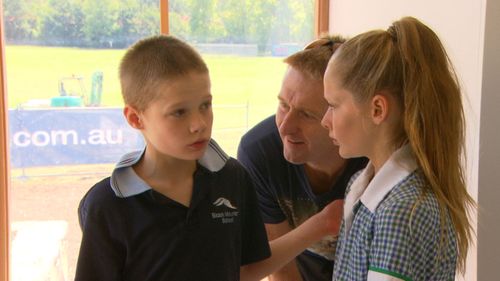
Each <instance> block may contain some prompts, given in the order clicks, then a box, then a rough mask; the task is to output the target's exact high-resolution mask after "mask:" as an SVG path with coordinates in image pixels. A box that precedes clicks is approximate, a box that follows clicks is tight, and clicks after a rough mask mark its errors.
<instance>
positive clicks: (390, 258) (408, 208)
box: [333, 145, 457, 281]
mask: <svg viewBox="0 0 500 281" xmlns="http://www.w3.org/2000/svg"><path fill="white" fill-rule="evenodd" d="M373 173H374V170H373V165H371V163H369V164H368V166H367V168H365V170H363V171H361V172H360V173H358V176H357V177H356V175H355V176H353V179H354V180H352V184H351V185H350V186H349V187H348V193H347V196H346V201H345V206H344V220H343V223H342V226H341V229H340V238H339V242H338V244H337V255H336V258H335V269H334V276H333V280H334V281H364V280H369V281H382V280H384V281H387V280H392V281H394V280H405V281H408V280H412V281H424V280H430V281H441V280H443V281H449V280H454V278H455V269H456V263H457V247H456V233H455V230H454V227H453V224H452V222H451V220H450V218H449V215H448V214H446V218H447V219H446V222H445V225H446V230H445V232H444V236H445V237H446V239H445V240H444V241H445V243H441V241H443V240H442V239H440V237H442V236H441V228H440V210H439V206H438V202H437V200H436V198H435V196H434V194H432V193H427V194H425V195H423V193H422V191H423V186H424V185H425V184H426V181H425V178H424V177H423V174H422V173H421V172H420V170H418V169H417V165H416V163H415V160H414V158H413V154H412V152H411V149H410V147H409V146H408V145H406V146H404V147H402V148H400V149H399V150H397V151H396V152H395V153H394V154H393V155H392V156H391V157H390V159H389V160H388V161H387V162H386V163H385V164H384V165H383V166H382V168H381V169H380V170H379V171H378V172H377V174H376V175H375V176H374V177H373ZM372 177H373V178H372ZM370 179H371V180H370Z"/></svg>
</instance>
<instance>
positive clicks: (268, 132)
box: [241, 115, 279, 145]
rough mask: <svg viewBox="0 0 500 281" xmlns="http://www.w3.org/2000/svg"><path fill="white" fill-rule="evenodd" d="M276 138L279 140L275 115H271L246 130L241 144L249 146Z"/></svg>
mask: <svg viewBox="0 0 500 281" xmlns="http://www.w3.org/2000/svg"><path fill="white" fill-rule="evenodd" d="M276 138H278V139H279V133H278V127H276V121H275V115H272V116H269V117H268V118H266V119H264V120H262V121H261V122H260V123H258V124H257V125H255V126H254V127H253V128H251V129H250V130H248V132H246V133H245V134H244V135H243V137H242V138H241V144H243V145H251V144H253V143H260V142H261V141H263V140H275V139H276Z"/></svg>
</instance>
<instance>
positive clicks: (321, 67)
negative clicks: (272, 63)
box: [284, 35, 346, 80]
mask: <svg viewBox="0 0 500 281" xmlns="http://www.w3.org/2000/svg"><path fill="white" fill-rule="evenodd" d="M345 41H346V39H345V38H343V37H341V36H338V35H324V36H322V37H321V38H319V39H316V40H314V41H312V42H311V43H309V44H307V45H306V47H304V49H303V50H301V51H298V52H297V53H295V54H293V55H290V56H289V57H287V58H286V59H285V60H284V62H285V63H287V64H288V65H289V66H291V67H293V68H294V69H295V70H298V71H300V72H302V73H303V74H306V75H308V76H309V77H311V78H313V79H316V80H323V76H324V74H325V71H326V67H327V66H328V61H329V60H330V58H331V57H332V55H333V53H334V52H335V51H336V50H337V49H338V48H339V47H340V45H342V43H344V42H345Z"/></svg>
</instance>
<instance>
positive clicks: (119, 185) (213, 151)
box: [110, 139, 229, 198]
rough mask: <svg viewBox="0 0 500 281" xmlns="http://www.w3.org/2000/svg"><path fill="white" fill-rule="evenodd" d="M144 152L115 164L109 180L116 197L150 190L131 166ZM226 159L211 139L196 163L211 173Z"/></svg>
mask: <svg viewBox="0 0 500 281" xmlns="http://www.w3.org/2000/svg"><path fill="white" fill-rule="evenodd" d="M145 150H146V147H144V148H143V149H142V150H138V151H134V152H130V153H127V154H125V155H123V156H122V157H121V159H120V161H118V163H117V164H116V166H115V169H114V170H113V173H112V174H111V179H110V181H111V188H112V189H113V191H114V192H115V194H116V196H118V197H121V198H125V197H129V196H134V195H137V194H139V193H142V192H144V191H147V190H150V189H151V187H150V186H149V185H148V184H147V183H146V182H145V181H143V180H142V179H141V178H140V177H139V176H138V175H137V174H136V173H135V171H134V169H132V166H133V165H134V164H135V163H137V162H138V161H139V160H140V159H141V157H142V155H143V154H144V151H145ZM228 159H229V156H227V154H226V153H225V152H224V151H223V150H222V149H221V148H220V147H219V145H218V144H217V143H216V142H215V141H214V140H213V139H211V140H210V142H209V143H208V147H207V150H206V151H205V154H204V155H203V156H202V157H201V158H200V159H198V163H199V164H200V165H201V166H203V167H205V168H206V169H207V170H209V171H211V172H217V171H219V170H221V169H222V168H223V167H224V165H225V164H226V162H227V160H228Z"/></svg>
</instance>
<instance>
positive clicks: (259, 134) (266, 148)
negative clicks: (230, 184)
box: [238, 115, 284, 165]
mask: <svg viewBox="0 0 500 281" xmlns="http://www.w3.org/2000/svg"><path fill="white" fill-rule="evenodd" d="M281 158H284V157H283V144H282V142H281V138H280V135H279V132H278V128H277V127H276V123H275V116H274V115H273V116H271V117H268V118H266V119H265V120H263V121H261V122H260V123H259V124H257V125H255V126H254V127H253V128H252V129H250V130H249V131H248V132H247V133H246V134H245V135H243V137H242V138H241V141H240V144H239V146H238V160H240V161H242V162H243V164H245V165H246V164H247V163H246V162H248V159H252V160H251V161H252V162H255V161H259V159H260V160H264V159H274V160H278V159H281ZM264 161H267V160H264Z"/></svg>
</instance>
